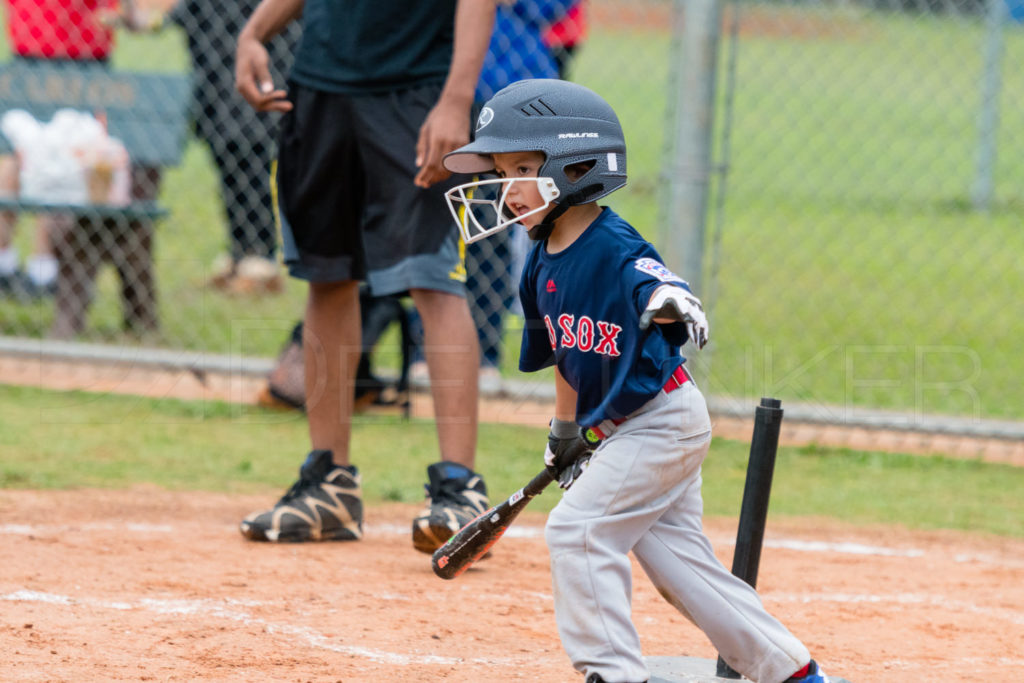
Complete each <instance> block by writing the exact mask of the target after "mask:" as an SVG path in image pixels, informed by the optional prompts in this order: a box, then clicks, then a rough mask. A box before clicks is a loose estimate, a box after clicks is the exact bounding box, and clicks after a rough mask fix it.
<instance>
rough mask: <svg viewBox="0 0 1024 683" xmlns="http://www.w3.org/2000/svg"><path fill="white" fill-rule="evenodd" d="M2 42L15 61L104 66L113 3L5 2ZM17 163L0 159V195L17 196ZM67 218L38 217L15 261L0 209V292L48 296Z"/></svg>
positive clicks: (8, 218)
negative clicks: (59, 228)
mask: <svg viewBox="0 0 1024 683" xmlns="http://www.w3.org/2000/svg"><path fill="white" fill-rule="evenodd" d="M6 5H7V6H6V10H7V39H8V44H9V46H10V49H11V53H12V56H13V59H15V60H19V59H22V60H36V59H53V60H62V61H68V60H70V61H89V62H106V61H107V60H108V59H109V58H110V53H111V52H112V51H113V49H114V34H113V31H112V30H111V27H110V22H109V21H108V17H109V14H110V13H112V12H116V8H117V0H6ZM19 172H20V164H19V162H18V159H17V157H16V156H14V155H6V154H5V155H2V156H0V196H3V197H5V198H13V197H17V196H18V190H19V183H18V175H19ZM70 220H71V219H70V217H68V216H63V215H61V214H54V213H43V214H39V215H38V216H37V217H36V219H35V236H34V239H33V246H32V253H31V255H29V256H28V257H27V258H26V259H25V267H24V270H23V269H22V268H21V257H20V254H19V253H18V248H17V246H16V245H15V244H14V237H15V229H16V227H17V222H18V214H17V213H15V212H14V211H0V292H6V293H9V294H13V295H28V296H42V295H50V294H53V292H54V290H55V288H56V280H57V259H56V257H55V256H54V253H53V233H54V231H55V230H56V227H55V226H56V225H57V224H58V223H59V222H61V221H64V222H69V221H70Z"/></svg>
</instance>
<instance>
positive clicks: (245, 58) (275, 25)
mask: <svg viewBox="0 0 1024 683" xmlns="http://www.w3.org/2000/svg"><path fill="white" fill-rule="evenodd" d="M304 4H305V0H262V2H260V4H259V5H257V6H256V9H255V10H253V13H252V16H250V17H249V20H248V21H247V22H245V26H244V27H242V31H241V33H239V34H238V44H237V46H236V48H235V89H236V90H238V92H239V93H241V94H242V97H244V98H245V99H246V101H247V102H248V103H249V104H251V105H252V106H253V108H254V109H256V110H257V111H288V110H290V109H291V108H292V103H291V102H289V101H288V99H287V96H288V93H287V92H286V91H285V90H283V89H281V88H277V87H275V86H274V80H273V78H272V77H271V75H270V54H269V53H268V52H267V48H266V47H265V45H264V44H265V43H266V42H267V41H268V40H270V39H271V38H273V37H274V36H276V35H277V34H278V33H280V32H281V30H282V29H284V27H285V26H287V25H288V24H290V23H291V22H292V21H294V20H295V19H297V18H298V17H299V16H301V15H302V8H303V5H304Z"/></svg>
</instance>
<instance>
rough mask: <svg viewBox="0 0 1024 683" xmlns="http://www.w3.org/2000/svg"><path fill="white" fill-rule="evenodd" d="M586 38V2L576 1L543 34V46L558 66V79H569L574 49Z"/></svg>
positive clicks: (583, 0)
mask: <svg viewBox="0 0 1024 683" xmlns="http://www.w3.org/2000/svg"><path fill="white" fill-rule="evenodd" d="M586 37H587V19H586V0H576V2H574V3H573V6H572V7H570V8H569V11H568V12H566V13H565V16H563V17H562V18H561V19H559V20H558V21H556V22H555V23H553V24H551V26H549V27H548V29H547V31H545V32H544V44H545V45H547V47H548V49H549V50H551V56H552V57H554V59H555V63H556V64H557V65H558V77H559V78H561V79H563V80H564V79H567V78H569V66H570V65H571V63H572V60H573V57H574V56H575V53H576V47H577V46H579V45H580V44H582V43H583V40H584V38H586Z"/></svg>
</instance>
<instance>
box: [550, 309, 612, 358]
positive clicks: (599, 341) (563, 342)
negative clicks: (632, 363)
mask: <svg viewBox="0 0 1024 683" xmlns="http://www.w3.org/2000/svg"><path fill="white" fill-rule="evenodd" d="M544 325H545V326H546V327H547V328H548V341H550V342H551V348H552V349H555V348H557V347H558V346H561V347H562V348H563V349H574V348H575V349H579V350H580V351H585V352H586V351H593V352H594V353H600V354H601V355H604V356H612V357H617V356H619V355H620V351H619V333H620V332H622V326H621V325H616V324H615V323H610V322H605V321H604V320H597V321H595V320H594V319H593V318H590V317H589V316H585V315H581V316H580V319H579V320H578V321H577V320H576V316H574V315H569V314H568V313H563V314H562V315H560V316H558V332H556V331H555V326H554V325H553V324H552V322H551V317H550V316H547V315H546V316H544ZM559 333H561V334H559Z"/></svg>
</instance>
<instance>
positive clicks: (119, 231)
mask: <svg viewBox="0 0 1024 683" xmlns="http://www.w3.org/2000/svg"><path fill="white" fill-rule="evenodd" d="M190 99H191V86H190V82H189V79H188V77H187V76H184V75H181V74H149V73H134V72H122V71H114V70H111V69H110V68H109V67H107V66H105V65H103V64H99V63H95V62H85V63H77V62H47V61H37V60H33V61H29V60H15V61H12V62H9V63H6V64H2V65H0V113H2V112H6V111H8V110H11V109H24V110H25V111H27V112H29V113H30V114H32V115H33V116H34V117H35V118H36V119H37V120H39V121H49V120H50V119H51V118H52V117H53V114H54V113H55V112H56V111H57V110H58V109H61V108H65V107H66V108H71V109H77V110H79V111H87V112H90V113H92V114H94V115H98V114H102V115H103V116H105V118H106V122H107V130H108V132H109V134H110V135H111V136H113V137H116V138H118V139H120V140H121V141H122V142H123V143H124V145H125V148H126V149H127V151H128V156H129V158H130V160H131V166H132V183H131V186H132V187H131V202H130V203H129V204H127V205H125V206H113V205H105V204H87V205H71V204H59V203H41V202H32V201H25V200H22V199H18V198H6V199H0V210H9V211H17V212H37V213H38V212H46V213H51V214H53V215H54V217H55V223H56V225H57V228H56V229H55V233H56V234H54V235H52V236H51V237H52V240H53V244H54V252H55V255H56V257H57V261H58V276H57V290H56V294H55V301H54V306H55V314H54V322H53V327H52V328H51V331H50V334H51V336H54V337H59V338H67V337H71V336H73V335H75V334H77V333H78V332H80V331H81V330H82V328H83V326H84V322H85V316H86V313H87V311H88V308H89V305H90V303H91V301H92V297H93V290H94V288H95V280H96V275H97V272H98V270H99V268H100V266H101V265H102V264H103V263H104V262H110V263H112V264H113V265H114V267H115V268H116V269H117V271H118V276H119V278H120V281H121V302H122V308H123V313H124V322H125V326H126V327H127V328H129V329H131V330H133V331H137V332H147V331H152V330H155V329H156V328H157V327H158V325H159V323H158V316H157V303H156V285H155V278H154V275H153V226H154V223H155V221H156V220H157V219H159V218H161V217H163V216H164V215H166V214H167V209H166V208H165V207H163V206H161V205H160V204H159V202H158V201H157V195H158V192H159V184H160V174H161V169H163V168H164V167H166V166H174V165H177V164H178V163H180V161H181V156H182V152H183V150H184V147H185V141H186V136H187V134H188V126H187V117H188V106H189V102H190ZM11 151H12V150H11V147H10V144H9V142H8V141H7V140H6V139H5V138H4V137H3V136H2V135H0V153H10V152H11Z"/></svg>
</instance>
